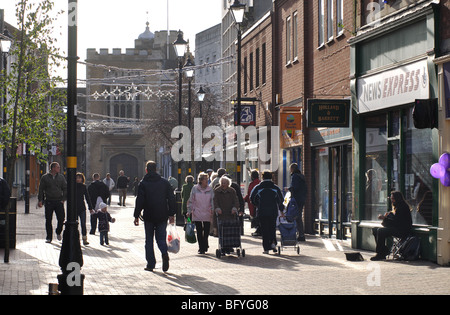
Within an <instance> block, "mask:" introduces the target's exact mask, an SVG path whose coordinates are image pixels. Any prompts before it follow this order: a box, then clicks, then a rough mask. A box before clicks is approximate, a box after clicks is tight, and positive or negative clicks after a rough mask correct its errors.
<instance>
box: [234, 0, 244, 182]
mask: <svg viewBox="0 0 450 315" xmlns="http://www.w3.org/2000/svg"><path fill="white" fill-rule="evenodd" d="M245 9H246V5H245V4H242V3H240V2H239V0H235V1H234V3H233V5H231V6H230V11H231V13H232V15H233V18H234V22H235V23H236V25H237V28H238V36H237V42H238V43H237V55H238V60H237V121H236V125H237V127H238V132H237V133H238V134H237V152H238V154H237V180H236V182H237V184H238V186H239V187H241V161H240V154H239V152H241V145H242V143H241V135H240V129H241V128H240V126H241V111H242V105H241V82H242V78H241V71H242V61H241V59H242V52H241V43H242V31H241V23H242V22H243V21H244V13H245Z"/></svg>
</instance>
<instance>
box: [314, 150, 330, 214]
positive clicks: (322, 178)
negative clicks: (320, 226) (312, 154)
mask: <svg viewBox="0 0 450 315" xmlns="http://www.w3.org/2000/svg"><path fill="white" fill-rule="evenodd" d="M328 161H329V158H328V148H319V149H317V151H316V166H315V167H316V173H317V174H318V176H317V178H316V189H315V191H316V196H315V200H316V219H319V220H328V205H329V185H330V183H329V163H328Z"/></svg>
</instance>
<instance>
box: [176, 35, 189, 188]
mask: <svg viewBox="0 0 450 315" xmlns="http://www.w3.org/2000/svg"><path fill="white" fill-rule="evenodd" d="M187 44H188V43H187V42H186V41H185V40H184V39H183V32H182V31H181V30H179V31H178V36H177V40H176V41H175V42H174V43H173V46H174V47H175V52H176V54H177V57H178V126H180V127H181V124H182V117H181V115H182V113H181V111H182V105H181V102H182V93H183V91H182V89H183V57H184V54H185V53H186V47H187ZM177 164H178V166H177V171H178V190H181V164H180V162H178V163H177Z"/></svg>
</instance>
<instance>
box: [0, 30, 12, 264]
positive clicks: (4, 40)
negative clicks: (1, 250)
mask: <svg viewBox="0 0 450 315" xmlns="http://www.w3.org/2000/svg"><path fill="white" fill-rule="evenodd" d="M0 39H1V45H2V57H3V58H2V59H3V60H2V63H3V69H4V71H5V74H4V75H5V76H6V75H7V73H6V72H7V63H8V54H9V50H10V48H11V36H10V35H9V32H8V30H7V29H5V31H4V33H3V36H2V37H1V38H0ZM3 104H6V86H5V95H4V97H3ZM6 119H7V117H6V111H5V110H3V113H2V124H6ZM6 160H7V159H6V150H4V151H3V161H4V166H3V168H4V169H5V165H6ZM3 176H5V175H3ZM9 207H10V205H7V206H6V209H5V255H4V258H3V261H4V262H5V263H9V247H10V246H9V242H10V241H9Z"/></svg>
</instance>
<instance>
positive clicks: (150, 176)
mask: <svg viewBox="0 0 450 315" xmlns="http://www.w3.org/2000/svg"><path fill="white" fill-rule="evenodd" d="M146 172H147V175H145V177H144V179H143V180H142V181H141V182H140V183H139V188H138V195H137V197H136V206H135V209H134V224H135V225H136V226H138V225H139V217H140V215H141V212H142V210H144V213H143V219H144V227H145V255H146V260H147V267H146V268H145V270H147V271H153V269H154V268H155V265H156V259H155V252H154V248H153V239H154V238H156V243H157V244H158V248H159V250H160V252H161V254H162V260H163V271H164V272H166V271H167V270H168V269H169V254H168V252H167V242H166V238H167V233H166V229H167V220H168V219H169V223H170V224H173V223H174V222H175V219H174V216H175V213H176V201H175V195H174V192H173V188H172V186H171V185H170V183H169V181H168V180H166V179H164V178H162V177H161V175H159V174H158V173H156V163H155V162H153V161H149V162H147V165H146Z"/></svg>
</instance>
